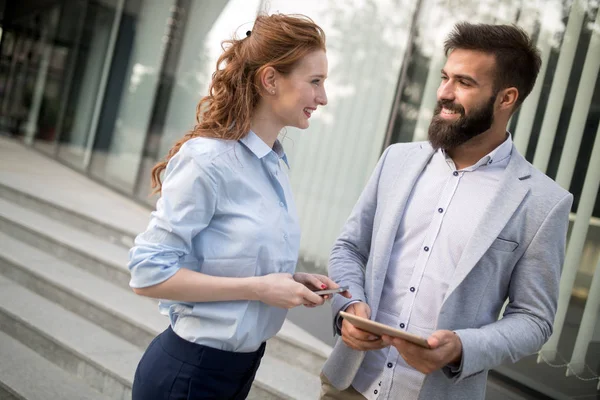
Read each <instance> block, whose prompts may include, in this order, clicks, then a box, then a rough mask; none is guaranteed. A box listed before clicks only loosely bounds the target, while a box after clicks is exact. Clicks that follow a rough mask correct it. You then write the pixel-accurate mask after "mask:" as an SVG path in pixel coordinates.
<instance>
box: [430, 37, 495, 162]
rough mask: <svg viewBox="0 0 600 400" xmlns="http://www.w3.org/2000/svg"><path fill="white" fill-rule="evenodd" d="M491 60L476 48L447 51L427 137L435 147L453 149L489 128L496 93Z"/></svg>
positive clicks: (490, 56) (493, 67) (492, 117)
mask: <svg viewBox="0 0 600 400" xmlns="http://www.w3.org/2000/svg"><path fill="white" fill-rule="evenodd" d="M495 64H496V62H495V59H494V56H493V55H491V54H486V53H482V52H479V51H473V50H463V49H456V50H453V51H452V53H450V55H449V56H448V60H447V61H446V65H445V66H444V68H443V69H442V81H441V83H440V86H439V88H438V91H437V100H438V103H437V107H436V109H435V111H434V115H433V118H432V119H431V124H430V125H429V141H430V142H431V145H432V146H433V147H434V148H435V149H438V148H442V149H444V150H450V149H453V148H455V147H457V146H459V145H461V144H463V143H465V142H466V141H468V140H470V139H472V138H474V137H475V136H477V135H480V134H482V133H483V132H485V131H487V130H488V129H490V127H491V126H492V123H493V122H494V108H495V101H496V95H497V92H495V89H494V70H495Z"/></svg>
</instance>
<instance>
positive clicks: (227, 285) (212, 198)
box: [129, 15, 350, 400]
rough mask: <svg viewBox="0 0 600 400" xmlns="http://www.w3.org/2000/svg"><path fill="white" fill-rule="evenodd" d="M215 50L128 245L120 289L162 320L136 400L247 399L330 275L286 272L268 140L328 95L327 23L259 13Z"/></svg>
mask: <svg viewBox="0 0 600 400" xmlns="http://www.w3.org/2000/svg"><path fill="white" fill-rule="evenodd" d="M223 48H224V53H223V54H222V55H221V57H220V58H219V60H218V61H217V70H216V72H215V73H214V74H213V79H212V82H211V85H210V88H209V95H208V96H206V97H204V98H203V99H202V100H201V101H200V103H199V105H198V107H197V121H198V123H197V125H196V126H195V128H194V129H193V130H192V131H191V132H190V133H188V134H187V135H186V136H185V137H183V138H182V139H181V140H179V141H178V142H177V143H176V144H175V145H174V147H173V148H172V149H171V150H170V151H169V154H168V156H167V162H161V163H158V164H157V165H156V166H155V167H154V169H153V171H152V178H153V179H152V182H153V187H154V188H155V189H156V190H157V191H159V192H160V193H161V197H160V199H159V200H158V203H157V209H156V211H155V212H153V213H152V217H151V221H150V224H149V226H148V229H147V230H146V231H145V232H144V233H142V234H140V235H139V236H138V237H137V238H136V242H135V246H134V247H133V248H132V249H131V251H130V263H129V269H130V270H131V282H130V285H131V287H132V288H133V290H134V291H135V292H136V293H137V294H139V295H142V296H148V297H153V298H159V299H163V300H162V301H161V304H160V307H161V311H162V312H164V313H165V314H168V315H169V317H170V320H171V324H170V326H169V328H167V330H165V331H164V332H163V333H161V334H160V335H159V336H157V337H156V338H155V339H154V340H153V341H152V343H151V344H150V345H149V347H148V349H147V350H146V352H145V354H144V356H143V357H142V359H141V360H140V363H139V365H138V368H137V371H136V374H135V380H134V384H133V399H134V400H137V399H208V398H211V399H244V398H246V396H247V394H248V392H249V390H250V387H251V384H252V381H253V380H254V376H255V373H256V370H257V368H258V365H259V363H260V359H261V357H262V355H263V353H264V350H265V342H266V340H267V339H269V338H270V337H272V336H273V335H275V334H276V333H277V331H278V330H279V329H280V328H281V326H282V324H283V321H284V319H285V316H286V313H287V309H289V308H291V307H295V306H298V305H302V304H304V305H306V306H316V305H321V304H323V302H324V298H323V297H321V296H319V295H317V294H315V293H313V290H316V289H325V288H336V287H338V285H337V284H335V282H333V281H331V280H330V279H329V278H327V277H325V276H323V275H315V274H294V269H295V266H296V262H297V258H298V248H299V242H300V229H299V226H298V219H297V215H296V210H295V206H294V201H293V199H292V194H291V192H290V185H289V181H288V178H287V175H286V173H285V169H286V168H287V158H286V156H285V153H284V152H283V148H282V146H281V144H280V143H279V141H278V140H277V136H278V134H279V132H280V131H281V130H282V129H283V128H284V127H285V126H294V127H298V128H302V129H304V128H307V127H308V125H309V122H308V120H309V118H310V116H311V114H312V112H313V111H315V110H316V109H317V107H318V106H324V105H325V104H327V96H326V94H325V88H324V86H323V83H324V80H325V78H326V76H327V57H326V55H325V35H324V33H323V31H322V30H321V28H320V27H319V26H317V25H316V24H314V23H313V22H312V21H311V20H310V19H309V18H306V17H303V16H286V15H271V16H267V15H259V16H258V17H257V19H256V22H255V24H254V28H253V30H252V31H251V32H250V31H248V32H247V34H246V37H245V38H243V39H240V40H237V39H234V40H230V41H225V42H224V46H223ZM163 172H164V181H162V182H161V173H163ZM344 295H345V296H346V297H350V295H349V294H348V293H344Z"/></svg>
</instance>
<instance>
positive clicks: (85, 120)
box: [58, 0, 118, 169]
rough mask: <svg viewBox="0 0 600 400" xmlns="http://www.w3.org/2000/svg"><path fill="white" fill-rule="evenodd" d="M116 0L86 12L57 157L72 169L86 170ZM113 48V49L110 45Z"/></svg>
mask: <svg viewBox="0 0 600 400" xmlns="http://www.w3.org/2000/svg"><path fill="white" fill-rule="evenodd" d="M116 6H117V0H110V1H109V0H107V1H104V2H102V3H100V2H90V3H89V4H88V6H87V9H86V15H85V22H84V24H83V32H82V35H81V40H80V42H79V46H78V49H77V58H76V61H75V68H74V71H73V77H72V78H71V79H72V82H71V84H70V88H69V89H70V90H69V93H68V94H66V95H67V96H68V103H67V105H66V110H65V116H64V121H63V122H62V126H61V130H60V138H59V142H60V143H59V152H58V157H59V158H60V159H62V160H63V161H65V162H66V163H68V164H70V165H72V166H73V167H76V168H79V169H84V168H86V167H87V163H88V160H87V157H88V156H89V155H88V152H89V149H91V146H90V141H91V140H93V135H94V132H95V128H96V126H95V124H96V118H97V117H96V116H95V115H96V113H97V110H96V107H97V102H98V101H101V99H102V93H103V91H104V86H103V85H102V77H103V72H104V70H105V68H106V65H105V64H106V60H107V59H109V60H110V57H111V56H112V53H111V52H109V45H111V34H112V31H113V25H114V22H115V16H116V15H118V14H117V13H116ZM111 47H112V45H111Z"/></svg>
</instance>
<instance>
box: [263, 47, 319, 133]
mask: <svg viewBox="0 0 600 400" xmlns="http://www.w3.org/2000/svg"><path fill="white" fill-rule="evenodd" d="M326 78H327V56H326V55H325V51H323V50H316V51H313V52H312V53H309V54H307V55H306V56H305V57H304V58H303V59H302V60H301V61H300V62H299V63H298V65H297V66H296V67H295V68H294V69H293V70H292V72H291V73H289V74H288V75H281V76H280V77H279V79H277V82H276V88H275V90H276V91H275V99H274V100H275V101H273V102H272V103H271V104H272V107H273V112H274V114H275V116H276V118H278V119H279V122H280V123H281V124H282V125H283V126H294V127H296V128H300V129H306V128H308V126H309V122H308V120H309V119H310V117H311V114H312V113H313V111H315V110H316V109H317V107H318V106H324V105H325V104H327V95H326V94H325V86H324V83H325V79H326Z"/></svg>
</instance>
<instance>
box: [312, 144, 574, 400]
mask: <svg viewBox="0 0 600 400" xmlns="http://www.w3.org/2000/svg"><path fill="white" fill-rule="evenodd" d="M432 155H433V149H432V148H431V146H430V145H429V143H427V142H419V143H405V144H395V145H392V146H390V147H388V148H387V149H386V151H385V152H384V153H383V155H382V156H381V158H380V160H379V162H378V164H377V167H376V168H375V171H374V172H373V175H372V176H371V178H370V180H369V182H368V183H367V186H366V187H365V189H364V191H363V193H362V194H361V196H360V198H359V200H358V202H357V204H356V205H355V207H354V209H353V211H352V213H351V215H350V217H349V219H348V221H347V222H346V224H345V226H344V228H343V230H342V233H341V234H340V236H339V237H338V239H337V240H336V242H335V245H334V246H333V250H332V252H331V258H330V261H329V275H330V276H331V278H332V279H333V280H335V281H336V282H338V283H339V284H340V285H348V286H349V287H350V293H352V296H353V300H354V299H359V300H362V301H364V302H366V303H367V304H369V306H370V307H371V318H372V319H375V317H376V316H377V310H378V309H379V301H380V299H381V291H382V288H383V283H384V280H385V276H386V272H387V268H388V264H389V261H390V254H391V251H392V246H393V244H394V239H395V236H396V231H397V230H398V224H399V223H400V219H401V218H402V213H403V212H404V209H405V206H406V201H407V198H408V196H409V194H410V192H411V191H412V189H413V186H414V184H415V182H416V180H417V178H418V177H419V175H420V174H421V172H422V171H423V169H424V167H425V166H426V164H427V162H428V161H429V159H430V158H431V156H432ZM572 201H573V196H572V195H571V194H570V193H569V192H567V191H566V190H564V189H562V188H561V187H559V186H558V185H557V184H556V183H555V182H554V181H552V180H551V179H550V178H548V177H547V176H546V175H544V174H543V173H541V172H539V171H538V170H536V169H534V168H533V166H532V165H531V164H529V163H528V162H527V161H526V160H525V159H524V158H523V156H521V154H519V153H518V151H517V149H516V148H514V147H513V150H512V156H511V159H510V162H509V164H508V166H507V169H506V174H505V178H504V179H503V181H502V182H501V183H500V188H499V190H498V194H497V195H496V196H495V198H494V199H493V200H492V202H491V204H490V206H489V208H488V209H487V210H486V211H485V214H484V217H483V218H482V220H481V222H480V223H479V225H478V226H477V228H476V229H475V231H474V234H473V236H472V237H471V239H469V242H468V243H467V244H466V246H465V249H464V252H463V254H462V257H461V258H460V260H459V262H458V264H457V266H456V271H455V273H454V276H453V278H452V281H451V282H450V285H449V287H448V292H447V293H446V295H445V297H444V302H443V305H442V308H441V310H440V314H439V317H438V324H437V329H448V330H452V331H455V332H456V333H457V334H458V335H459V337H460V340H461V341H462V345H463V358H462V366H461V369H460V371H459V372H457V373H456V372H452V371H451V370H450V368H448V367H445V368H443V369H442V370H440V371H436V372H433V373H431V374H429V375H427V376H426V378H425V380H424V382H423V387H422V389H421V392H420V396H419V398H420V399H424V400H425V399H426V400H430V399H436V400H439V399H469V400H472V399H484V397H485V388H486V379H487V371H488V370H489V369H490V368H494V367H496V366H498V365H500V364H501V363H503V362H508V361H510V362H516V361H517V360H519V359H520V358H522V357H524V356H527V355H530V354H534V353H536V352H537V351H538V350H539V349H540V348H541V346H542V345H543V344H544V343H545V342H546V341H547V340H548V338H549V337H550V335H551V333H552V324H553V321H554V315H555V312H556V303H557V298H558V284H559V279H560V270H561V266H562V263H563V260H564V252H565V240H566V232H567V225H568V216H569V210H570V209H571V204H572ZM507 297H508V298H509V303H508V306H507V307H506V310H505V312H504V314H503V318H502V319H500V320H498V315H499V313H500V310H501V309H502V306H503V305H504V302H505V300H506V298H507ZM347 303H348V299H346V298H344V297H342V296H339V295H336V296H335V297H334V299H333V301H332V311H333V315H334V319H335V316H336V315H337V313H338V311H339V310H340V309H342V308H343V307H344V306H345V305H346V304H347ZM334 329H335V331H336V333H338V334H340V332H339V328H338V327H337V326H335V321H334ZM364 355H365V353H364V352H361V351H356V350H352V349H350V348H349V347H347V346H346V345H345V344H344V343H343V341H342V340H339V339H338V341H337V344H336V345H335V348H334V349H333V352H332V354H331V356H330V357H329V359H328V360H327V362H326V363H325V366H324V367H323V373H324V374H325V376H326V377H327V378H328V379H329V380H330V381H331V383H332V384H333V385H334V386H336V387H337V388H338V389H340V390H342V389H345V388H347V387H348V386H350V384H351V383H352V381H353V379H354V376H355V375H356V372H357V370H358V368H359V367H360V364H361V362H362V360H363V358H364ZM380 398H382V399H386V398H389V399H402V388H401V387H397V386H392V387H391V388H390V387H389V385H388V386H387V387H386V386H385V385H384V386H382V390H381V397H380Z"/></svg>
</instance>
